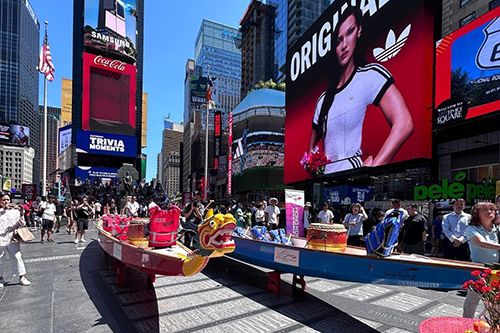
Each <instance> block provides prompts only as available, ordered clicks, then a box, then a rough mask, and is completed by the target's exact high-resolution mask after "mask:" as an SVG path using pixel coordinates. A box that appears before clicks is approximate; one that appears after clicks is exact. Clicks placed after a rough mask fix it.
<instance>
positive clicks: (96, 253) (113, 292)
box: [79, 240, 159, 332]
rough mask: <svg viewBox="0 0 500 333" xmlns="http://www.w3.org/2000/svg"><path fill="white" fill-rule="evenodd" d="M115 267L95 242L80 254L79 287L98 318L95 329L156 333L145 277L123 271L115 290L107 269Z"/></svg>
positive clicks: (153, 295) (153, 300) (111, 273)
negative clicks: (122, 280)
mask: <svg viewBox="0 0 500 333" xmlns="http://www.w3.org/2000/svg"><path fill="white" fill-rule="evenodd" d="M117 264H119V261H118V260H116V259H115V258H113V257H111V256H109V255H108V254H107V253H106V252H104V250H103V249H102V248H101V247H100V246H99V243H98V241H97V240H93V241H92V242H91V243H89V244H88V246H87V247H86V248H85V250H83V252H82V254H81V258H80V264H79V265H80V274H81V279H82V283H83V285H84V287H85V289H86V291H87V292H88V295H89V297H90V299H91V301H92V302H93V303H94V305H95V307H96V309H97V310H98V311H99V313H100V315H101V316H102V318H101V320H100V321H99V322H98V323H97V325H109V327H110V329H111V330H112V331H113V332H145V331H147V332H159V321H158V303H157V300H156V293H155V290H154V286H153V284H152V283H151V282H149V281H147V279H146V274H144V273H141V272H138V271H136V270H133V269H131V268H127V269H126V271H125V285H124V287H123V288H119V287H118V285H117V283H116V276H117V274H116V271H114V270H110V269H109V267H110V266H111V265H117ZM141 295H142V298H141V297H140V296H141ZM144 295H146V299H144ZM145 303H147V305H148V306H144V305H145ZM144 322H147V327H146V328H145V326H146V325H144ZM110 323H113V324H112V325H110Z"/></svg>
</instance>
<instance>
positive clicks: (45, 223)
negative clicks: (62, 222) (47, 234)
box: [42, 219, 54, 229]
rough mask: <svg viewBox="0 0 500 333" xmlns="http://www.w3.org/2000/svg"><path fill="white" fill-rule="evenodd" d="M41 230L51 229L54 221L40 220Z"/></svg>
mask: <svg viewBox="0 0 500 333" xmlns="http://www.w3.org/2000/svg"><path fill="white" fill-rule="evenodd" d="M42 228H43V229H52V228H54V220H47V219H42Z"/></svg>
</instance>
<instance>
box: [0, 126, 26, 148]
mask: <svg viewBox="0 0 500 333" xmlns="http://www.w3.org/2000/svg"><path fill="white" fill-rule="evenodd" d="M29 138H30V129H29V128H28V127H26V126H20V125H14V124H0V143H3V144H14V145H18V146H29Z"/></svg>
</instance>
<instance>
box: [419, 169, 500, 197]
mask: <svg viewBox="0 0 500 333" xmlns="http://www.w3.org/2000/svg"><path fill="white" fill-rule="evenodd" d="M466 176H467V175H466V174H465V172H460V173H458V174H457V175H456V176H455V182H454V183H449V181H448V179H443V180H442V183H441V185H439V184H433V185H431V186H415V188H414V198H415V200H417V201H418V200H427V199H458V198H464V199H465V201H467V202H475V201H478V199H482V200H489V201H491V200H495V183H496V179H492V180H490V181H489V182H488V181H486V180H485V181H484V182H482V183H479V184H477V183H465V182H462V181H463V180H464V179H465V177H466Z"/></svg>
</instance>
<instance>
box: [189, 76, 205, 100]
mask: <svg viewBox="0 0 500 333" xmlns="http://www.w3.org/2000/svg"><path fill="white" fill-rule="evenodd" d="M190 90H191V103H193V104H206V103H207V78H206V77H203V76H191V88H190Z"/></svg>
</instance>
